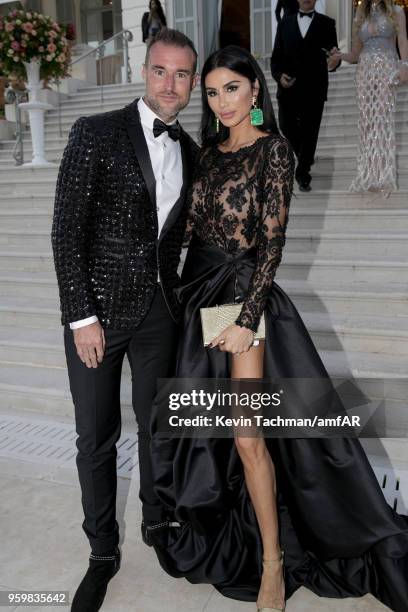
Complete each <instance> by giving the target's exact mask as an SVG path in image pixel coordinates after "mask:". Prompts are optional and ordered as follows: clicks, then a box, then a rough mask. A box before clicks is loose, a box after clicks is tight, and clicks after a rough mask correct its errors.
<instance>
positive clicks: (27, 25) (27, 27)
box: [23, 22, 33, 34]
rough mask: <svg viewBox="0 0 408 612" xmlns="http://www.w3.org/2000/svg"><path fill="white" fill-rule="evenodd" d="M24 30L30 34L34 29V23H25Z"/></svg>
mask: <svg viewBox="0 0 408 612" xmlns="http://www.w3.org/2000/svg"><path fill="white" fill-rule="evenodd" d="M23 30H24V32H27V33H28V34H29V33H30V32H32V31H33V24H32V23H30V22H28V23H24V24H23Z"/></svg>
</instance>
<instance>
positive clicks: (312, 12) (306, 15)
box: [299, 11, 315, 19]
mask: <svg viewBox="0 0 408 612" xmlns="http://www.w3.org/2000/svg"><path fill="white" fill-rule="evenodd" d="M314 14H315V11H310V13H302V11H299V15H300V18H301V19H302V17H310V19H311V18H312V17H313V15H314Z"/></svg>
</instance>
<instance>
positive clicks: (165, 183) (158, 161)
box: [69, 98, 183, 329]
mask: <svg viewBox="0 0 408 612" xmlns="http://www.w3.org/2000/svg"><path fill="white" fill-rule="evenodd" d="M137 107H138V109H139V114H140V121H141V124H142V128H143V133H144V136H145V138H146V143H147V148H148V149H149V155H150V161H151V163H152V168H153V173H154V178H155V179H156V207H157V222H158V236H160V233H161V230H162V229H163V225H164V224H165V222H166V219H167V217H168V215H169V213H170V211H171V209H172V208H173V206H174V204H175V203H176V202H177V200H178V198H179V196H180V191H181V187H182V185H183V161H182V157H181V147H180V142H179V141H174V140H172V139H171V138H170V136H169V134H168V132H163V133H162V134H160V136H158V137H157V138H155V137H154V134H153V122H154V120H155V119H160V117H158V116H157V115H156V114H155V113H154V112H153V111H152V110H151V109H150V108H149V107H148V106H147V104H146V103H145V102H144V100H143V98H140V100H139V102H138V103H137ZM173 123H175V121H174V122H173ZM97 320H98V317H97V316H96V315H93V316H91V317H87V318H86V319H81V320H80V321H74V322H73V323H70V324H69V326H70V328H71V329H78V328H79V327H85V325H90V324H91V323H95V322H96V321H97Z"/></svg>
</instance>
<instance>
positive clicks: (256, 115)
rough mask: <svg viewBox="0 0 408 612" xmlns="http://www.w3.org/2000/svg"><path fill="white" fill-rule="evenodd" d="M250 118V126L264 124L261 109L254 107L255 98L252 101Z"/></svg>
mask: <svg viewBox="0 0 408 612" xmlns="http://www.w3.org/2000/svg"><path fill="white" fill-rule="evenodd" d="M249 115H250V117H251V125H254V126H256V127H257V126H259V125H263V124H264V116H263V111H262V108H258V107H257V105H256V98H254V99H253V102H252V108H251V110H250V113H249Z"/></svg>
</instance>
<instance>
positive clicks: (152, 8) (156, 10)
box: [142, 0, 167, 42]
mask: <svg viewBox="0 0 408 612" xmlns="http://www.w3.org/2000/svg"><path fill="white" fill-rule="evenodd" d="M166 26H167V21H166V17H165V16H164V11H163V8H162V5H161V3H160V0H150V2H149V11H148V12H146V13H144V14H143V17H142V36H143V42H149V40H150V39H151V38H154V36H156V34H157V32H159V31H160V30H161V29H162V28H165V27H166Z"/></svg>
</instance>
